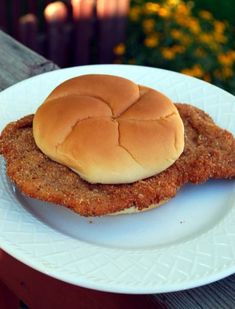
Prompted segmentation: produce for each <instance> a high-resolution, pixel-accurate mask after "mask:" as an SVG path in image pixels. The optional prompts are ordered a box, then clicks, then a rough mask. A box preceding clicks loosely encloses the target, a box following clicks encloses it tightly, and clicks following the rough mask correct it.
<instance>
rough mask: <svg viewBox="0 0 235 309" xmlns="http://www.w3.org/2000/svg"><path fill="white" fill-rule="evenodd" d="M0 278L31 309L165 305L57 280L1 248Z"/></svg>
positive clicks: (149, 298)
mask: <svg viewBox="0 0 235 309" xmlns="http://www.w3.org/2000/svg"><path fill="white" fill-rule="evenodd" d="M0 280H2V281H3V282H4V283H5V284H6V285H7V286H8V287H10V288H11V290H12V291H14V293H15V294H16V295H17V296H18V297H19V298H20V299H21V300H22V301H23V302H24V303H25V304H26V305H28V306H29V307H30V308H32V309H42V308H43V309H47V308H48V309H49V308H60V309H68V308H69V309H75V308H76V309H77V308H82V309H90V308H92V309H96V308H97V309H106V308H107V309H130V308H135V309H143V308H148V309H156V308H160V309H163V308H164V309H165V308H166V306H165V305H164V304H163V303H161V302H156V300H155V302H153V300H152V296H148V295H124V294H114V293H105V292H99V291H94V290H90V289H85V288H81V287H77V286H74V285H71V284H68V283H65V282H62V281H59V280H56V279H54V278H51V277H49V276H46V275H44V274H42V273H40V272H38V271H36V270H34V269H32V268H30V267H28V266H26V265H24V264H23V263H21V262H19V261H17V260H16V259H14V258H13V257H11V256H10V255H8V254H7V253H5V252H4V251H2V250H0ZM0 308H1V309H2V307H0ZM3 308H4V307H3ZM7 309H8V308H7ZM9 309H11V308H9ZM14 309H15V308H14Z"/></svg>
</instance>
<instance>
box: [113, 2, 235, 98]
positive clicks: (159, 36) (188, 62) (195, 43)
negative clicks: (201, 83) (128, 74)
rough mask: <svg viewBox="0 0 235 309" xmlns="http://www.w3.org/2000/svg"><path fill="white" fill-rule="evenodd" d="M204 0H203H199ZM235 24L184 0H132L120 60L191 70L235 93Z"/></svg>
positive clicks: (119, 61) (117, 52)
mask: <svg viewBox="0 0 235 309" xmlns="http://www.w3.org/2000/svg"><path fill="white" fill-rule="evenodd" d="M199 1H200V0H199ZM233 36H234V28H233V27H232V26H231V25H229V23H228V22H227V21H224V20H218V19H216V18H215V17H214V16H213V14H212V13H211V12H210V11H208V10H205V9H198V7H197V9H195V7H194V2H192V1H184V0H159V1H147V0H133V1H132V3H131V9H130V13H129V22H128V31H127V38H126V42H123V43H121V44H119V45H117V46H116V47H115V49H114V52H115V54H116V56H117V59H116V62H117V63H130V64H137V65H146V66H153V67H159V68H165V69H169V70H174V71H178V72H182V73H184V74H188V75H192V76H195V77H198V78H201V79H204V80H206V81H208V82H211V83H213V84H215V85H217V86H219V87H222V88H224V89H225V90H228V91H230V92H232V93H234V94H235V75H234V69H235V50H234V46H235V44H234V39H233Z"/></svg>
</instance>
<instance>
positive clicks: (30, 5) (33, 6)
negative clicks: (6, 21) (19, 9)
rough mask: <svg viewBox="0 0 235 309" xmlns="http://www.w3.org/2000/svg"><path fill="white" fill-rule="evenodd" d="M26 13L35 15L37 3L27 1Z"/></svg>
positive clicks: (31, 0) (32, 0)
mask: <svg viewBox="0 0 235 309" xmlns="http://www.w3.org/2000/svg"><path fill="white" fill-rule="evenodd" d="M27 2H28V13H33V14H37V2H38V1H35V0H28V1H27Z"/></svg>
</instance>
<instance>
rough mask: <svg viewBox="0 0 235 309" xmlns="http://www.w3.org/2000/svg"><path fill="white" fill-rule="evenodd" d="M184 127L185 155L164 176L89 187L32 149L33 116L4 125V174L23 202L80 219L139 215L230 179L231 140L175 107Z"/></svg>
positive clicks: (187, 109) (201, 117)
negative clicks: (188, 189)
mask: <svg viewBox="0 0 235 309" xmlns="http://www.w3.org/2000/svg"><path fill="white" fill-rule="evenodd" d="M176 106H177V109H178V110H179V113H180V115H181V118H182V120H183V122H184V126H185V149H184V152H183V154H182V155H181V156H180V158H179V159H178V160H177V161H176V162H175V163H174V164H173V165H172V166H171V167H170V168H168V169H167V170H165V171H164V172H162V173H160V174H158V175H156V176H153V177H150V178H148V179H145V180H141V181H137V182H135V183H132V184H121V185H101V184H89V183H88V182H86V181H84V180H82V179H81V178H80V177H79V176H78V175H77V174H75V173H74V172H72V171H71V170H69V169H68V168H66V167H65V166H63V165H60V164H58V163H56V162H53V161H51V160H50V159H49V158H47V157H46V156H45V155H44V154H43V153H42V152H41V151H40V150H39V149H38V148H37V146H36V144H35V142H34V139H33V135H32V120H33V115H29V116H26V117H24V118H22V119H20V120H18V121H16V122H13V123H10V124H9V125H8V126H7V127H6V128H5V129H4V130H3V132H2V135H1V136H0V153H2V154H3V156H4V157H5V159H6V165H7V174H8V176H9V177H10V179H11V180H12V181H13V182H14V183H15V184H16V185H17V187H18V188H19V189H20V190H21V191H22V192H23V193H24V194H26V195H27V196H30V197H33V198H37V199H40V200H43V201H48V202H53V203H56V204H60V205H64V206H66V207H68V208H70V209H72V210H73V211H75V212H77V213H79V214H81V215H83V216H101V215H106V214H110V213H114V212H118V211H121V210H123V209H126V208H130V207H132V206H133V205H134V206H135V207H136V208H137V209H138V210H142V209H144V208H148V206H150V205H151V204H153V203H156V204H159V203H161V202H162V201H164V200H168V199H170V198H172V197H174V196H175V194H176V193H177V191H178V190H179V189H180V188H181V187H182V186H183V185H184V184H186V183H188V182H191V183H195V184H198V183H202V182H205V181H206V180H208V179H209V178H232V177H234V176H235V139H234V137H233V136H232V134H231V133H229V132H227V131H226V130H223V129H221V128H219V127H218V126H216V125H215V124H214V122H213V120H212V119H211V118H210V117H209V116H208V115H207V114H206V113H204V112H203V111H201V110H200V109H198V108H196V107H193V106H190V105H187V104H176Z"/></svg>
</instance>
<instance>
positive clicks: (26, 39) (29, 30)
mask: <svg viewBox="0 0 235 309" xmlns="http://www.w3.org/2000/svg"><path fill="white" fill-rule="evenodd" d="M37 36H38V20H37V17H36V16H35V15H34V14H27V15H24V16H22V17H21V18H20V20H19V41H20V42H22V43H23V44H24V45H26V46H28V47H30V48H31V49H33V50H37Z"/></svg>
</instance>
